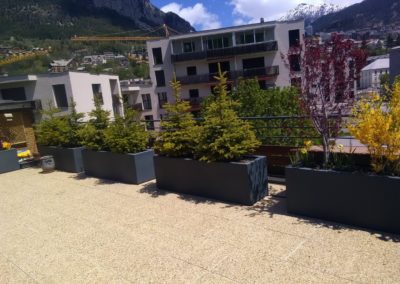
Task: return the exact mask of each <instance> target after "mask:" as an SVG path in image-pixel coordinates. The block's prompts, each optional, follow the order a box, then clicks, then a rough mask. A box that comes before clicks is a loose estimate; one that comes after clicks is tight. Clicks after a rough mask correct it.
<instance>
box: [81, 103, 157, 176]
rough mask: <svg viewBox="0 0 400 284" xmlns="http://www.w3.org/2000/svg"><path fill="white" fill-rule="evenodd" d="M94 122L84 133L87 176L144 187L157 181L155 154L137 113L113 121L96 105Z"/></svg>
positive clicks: (83, 154)
mask: <svg viewBox="0 0 400 284" xmlns="http://www.w3.org/2000/svg"><path fill="white" fill-rule="evenodd" d="M90 117H91V119H90V121H89V122H88V123H87V124H86V125H85V126H84V127H83V128H82V129H81V130H80V137H81V141H82V144H83V145H84V146H85V147H86V149H85V150H83V152H82V157H83V165H84V169H85V173H86V174H87V175H89V176H94V177H98V178H103V179H110V180H116V181H120V182H125V183H130V184H140V183H143V182H146V181H149V180H152V179H154V166H153V155H154V152H153V150H148V149H147V144H148V138H149V137H148V133H147V132H146V130H145V129H144V127H143V126H142V125H140V122H139V119H138V116H137V113H136V112H135V111H134V110H131V109H129V108H126V110H125V116H124V117H120V116H117V117H116V118H115V120H114V121H113V122H110V120H109V112H108V111H105V110H103V109H102V108H101V104H100V102H99V101H95V109H94V110H93V111H92V112H90Z"/></svg>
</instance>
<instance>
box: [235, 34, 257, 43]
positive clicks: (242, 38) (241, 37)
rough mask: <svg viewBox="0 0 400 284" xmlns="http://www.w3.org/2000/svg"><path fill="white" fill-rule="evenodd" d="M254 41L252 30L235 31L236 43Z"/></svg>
mask: <svg viewBox="0 0 400 284" xmlns="http://www.w3.org/2000/svg"><path fill="white" fill-rule="evenodd" d="M247 43H254V33H253V31H248V32H241V33H236V44H247Z"/></svg>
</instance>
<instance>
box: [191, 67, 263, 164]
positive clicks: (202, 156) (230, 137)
mask: <svg viewBox="0 0 400 284" xmlns="http://www.w3.org/2000/svg"><path fill="white" fill-rule="evenodd" d="M215 78H216V79H217V80H218V82H219V83H218V85H217V86H216V87H215V89H214V92H215V100H213V101H211V102H210V103H209V104H208V105H207V106H206V109H205V111H204V122H203V124H202V126H201V131H200V135H199V142H198V143H197V145H196V147H195V157H196V158H197V159H199V160H201V161H206V162H213V161H233V160H239V159H240V158H242V157H243V156H244V155H246V154H250V153H251V152H253V151H254V150H255V149H256V148H257V147H258V146H259V145H260V142H259V141H258V140H257V138H256V135H255V133H254V132H253V130H252V126H251V124H250V123H248V122H246V121H243V120H241V119H240V118H239V117H238V115H237V113H236V111H235V108H237V107H239V103H238V102H236V101H234V100H232V99H231V98H230V97H229V96H228V91H227V77H226V72H224V73H222V71H221V66H218V76H217V77H215Z"/></svg>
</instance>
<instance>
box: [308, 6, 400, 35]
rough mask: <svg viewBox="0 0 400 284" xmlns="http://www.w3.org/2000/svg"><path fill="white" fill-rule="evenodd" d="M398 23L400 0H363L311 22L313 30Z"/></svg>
mask: <svg viewBox="0 0 400 284" xmlns="http://www.w3.org/2000/svg"><path fill="white" fill-rule="evenodd" d="M399 25H400V0H364V1H363V2H361V3H357V4H354V5H351V6H349V7H347V8H344V9H342V10H340V11H338V12H335V13H332V14H329V15H326V16H322V17H320V18H319V19H317V20H316V21H315V22H314V23H313V28H314V31H315V32H321V31H323V32H331V31H348V30H357V29H377V28H381V27H388V26H392V27H393V28H396V27H399Z"/></svg>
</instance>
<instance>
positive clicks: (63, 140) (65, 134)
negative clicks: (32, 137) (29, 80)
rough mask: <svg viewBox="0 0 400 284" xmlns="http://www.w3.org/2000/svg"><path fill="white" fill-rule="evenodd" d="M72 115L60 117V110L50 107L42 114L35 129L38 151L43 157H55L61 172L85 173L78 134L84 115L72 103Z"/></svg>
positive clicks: (56, 165) (56, 164) (56, 166)
mask: <svg viewBox="0 0 400 284" xmlns="http://www.w3.org/2000/svg"><path fill="white" fill-rule="evenodd" d="M71 105H72V108H71V113H70V114H69V115H67V116H59V115H58V114H59V112H60V111H59V110H58V109H56V108H54V107H52V106H49V109H48V110H46V111H43V112H42V120H41V121H40V123H38V124H37V125H36V127H35V132H36V139H37V143H38V150H39V153H40V154H41V155H42V156H53V158H54V162H55V168H56V169H57V170H60V171H66V172H72V173H80V172H83V163H82V150H83V147H82V145H81V143H80V141H79V137H78V132H79V129H80V128H81V123H80V120H81V119H82V118H83V117H84V114H82V113H78V112H77V111H76V108H75V103H74V102H72V104H71Z"/></svg>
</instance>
